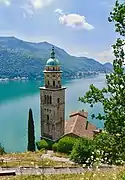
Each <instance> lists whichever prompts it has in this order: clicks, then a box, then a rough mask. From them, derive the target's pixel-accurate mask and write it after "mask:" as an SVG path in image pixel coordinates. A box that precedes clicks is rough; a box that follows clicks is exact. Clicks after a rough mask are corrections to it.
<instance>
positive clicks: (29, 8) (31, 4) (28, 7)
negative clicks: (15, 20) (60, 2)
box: [21, 0, 55, 18]
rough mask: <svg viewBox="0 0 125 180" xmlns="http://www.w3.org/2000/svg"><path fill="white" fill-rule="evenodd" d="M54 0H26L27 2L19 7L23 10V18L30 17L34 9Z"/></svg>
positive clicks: (41, 7) (43, 6)
mask: <svg viewBox="0 0 125 180" xmlns="http://www.w3.org/2000/svg"><path fill="white" fill-rule="evenodd" d="M54 1H55V0H27V3H25V4H23V5H22V6H21V8H22V9H23V10H24V12H23V16H24V18H27V17H32V16H33V14H34V12H35V11H36V10H41V9H43V8H45V7H47V6H49V5H51V3H53V2H54Z"/></svg>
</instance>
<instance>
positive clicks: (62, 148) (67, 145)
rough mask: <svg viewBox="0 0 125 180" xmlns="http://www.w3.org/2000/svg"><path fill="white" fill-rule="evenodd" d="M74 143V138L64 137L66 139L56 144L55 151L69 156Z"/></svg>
mask: <svg viewBox="0 0 125 180" xmlns="http://www.w3.org/2000/svg"><path fill="white" fill-rule="evenodd" d="M75 141H76V138H73V137H68V136H66V137H63V138H61V139H60V140H59V142H58V146H57V151H58V152H62V153H67V154H70V153H71V151H72V148H73V146H74V143H75Z"/></svg>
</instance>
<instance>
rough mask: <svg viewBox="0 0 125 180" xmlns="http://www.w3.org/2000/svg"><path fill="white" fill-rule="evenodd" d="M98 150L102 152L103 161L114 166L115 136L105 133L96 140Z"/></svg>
mask: <svg viewBox="0 0 125 180" xmlns="http://www.w3.org/2000/svg"><path fill="white" fill-rule="evenodd" d="M94 142H95V145H96V149H98V150H100V151H101V152H102V161H103V162H104V163H108V164H112V162H113V159H114V158H116V157H115V144H116V143H115V139H114V136H113V135H110V134H109V133H106V132H103V133H100V134H99V135H97V136H96V137H95V138H94Z"/></svg>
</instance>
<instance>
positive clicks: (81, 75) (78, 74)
mask: <svg viewBox="0 0 125 180" xmlns="http://www.w3.org/2000/svg"><path fill="white" fill-rule="evenodd" d="M96 75H99V73H98V72H93V71H88V72H83V71H78V72H75V73H74V75H72V76H70V77H65V79H68V80H69V79H81V78H85V77H91V76H96ZM41 79H43V77H36V78H34V79H33V80H41ZM28 80H31V79H29V78H28V77H19V76H17V77H14V78H7V77H6V78H0V82H8V81H28Z"/></svg>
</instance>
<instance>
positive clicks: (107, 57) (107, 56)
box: [94, 45, 125, 62]
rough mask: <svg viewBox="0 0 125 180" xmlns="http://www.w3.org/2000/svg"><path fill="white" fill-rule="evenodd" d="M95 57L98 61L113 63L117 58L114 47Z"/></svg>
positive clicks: (124, 47) (124, 48)
mask: <svg viewBox="0 0 125 180" xmlns="http://www.w3.org/2000/svg"><path fill="white" fill-rule="evenodd" d="M123 50H124V52H125V45H124V46H123ZM94 57H95V58H97V60H99V61H100V62H113V60H114V58H115V56H114V53H113V48H112V47H111V48H110V49H107V50H105V51H103V52H100V53H97V54H95V55H94Z"/></svg>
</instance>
